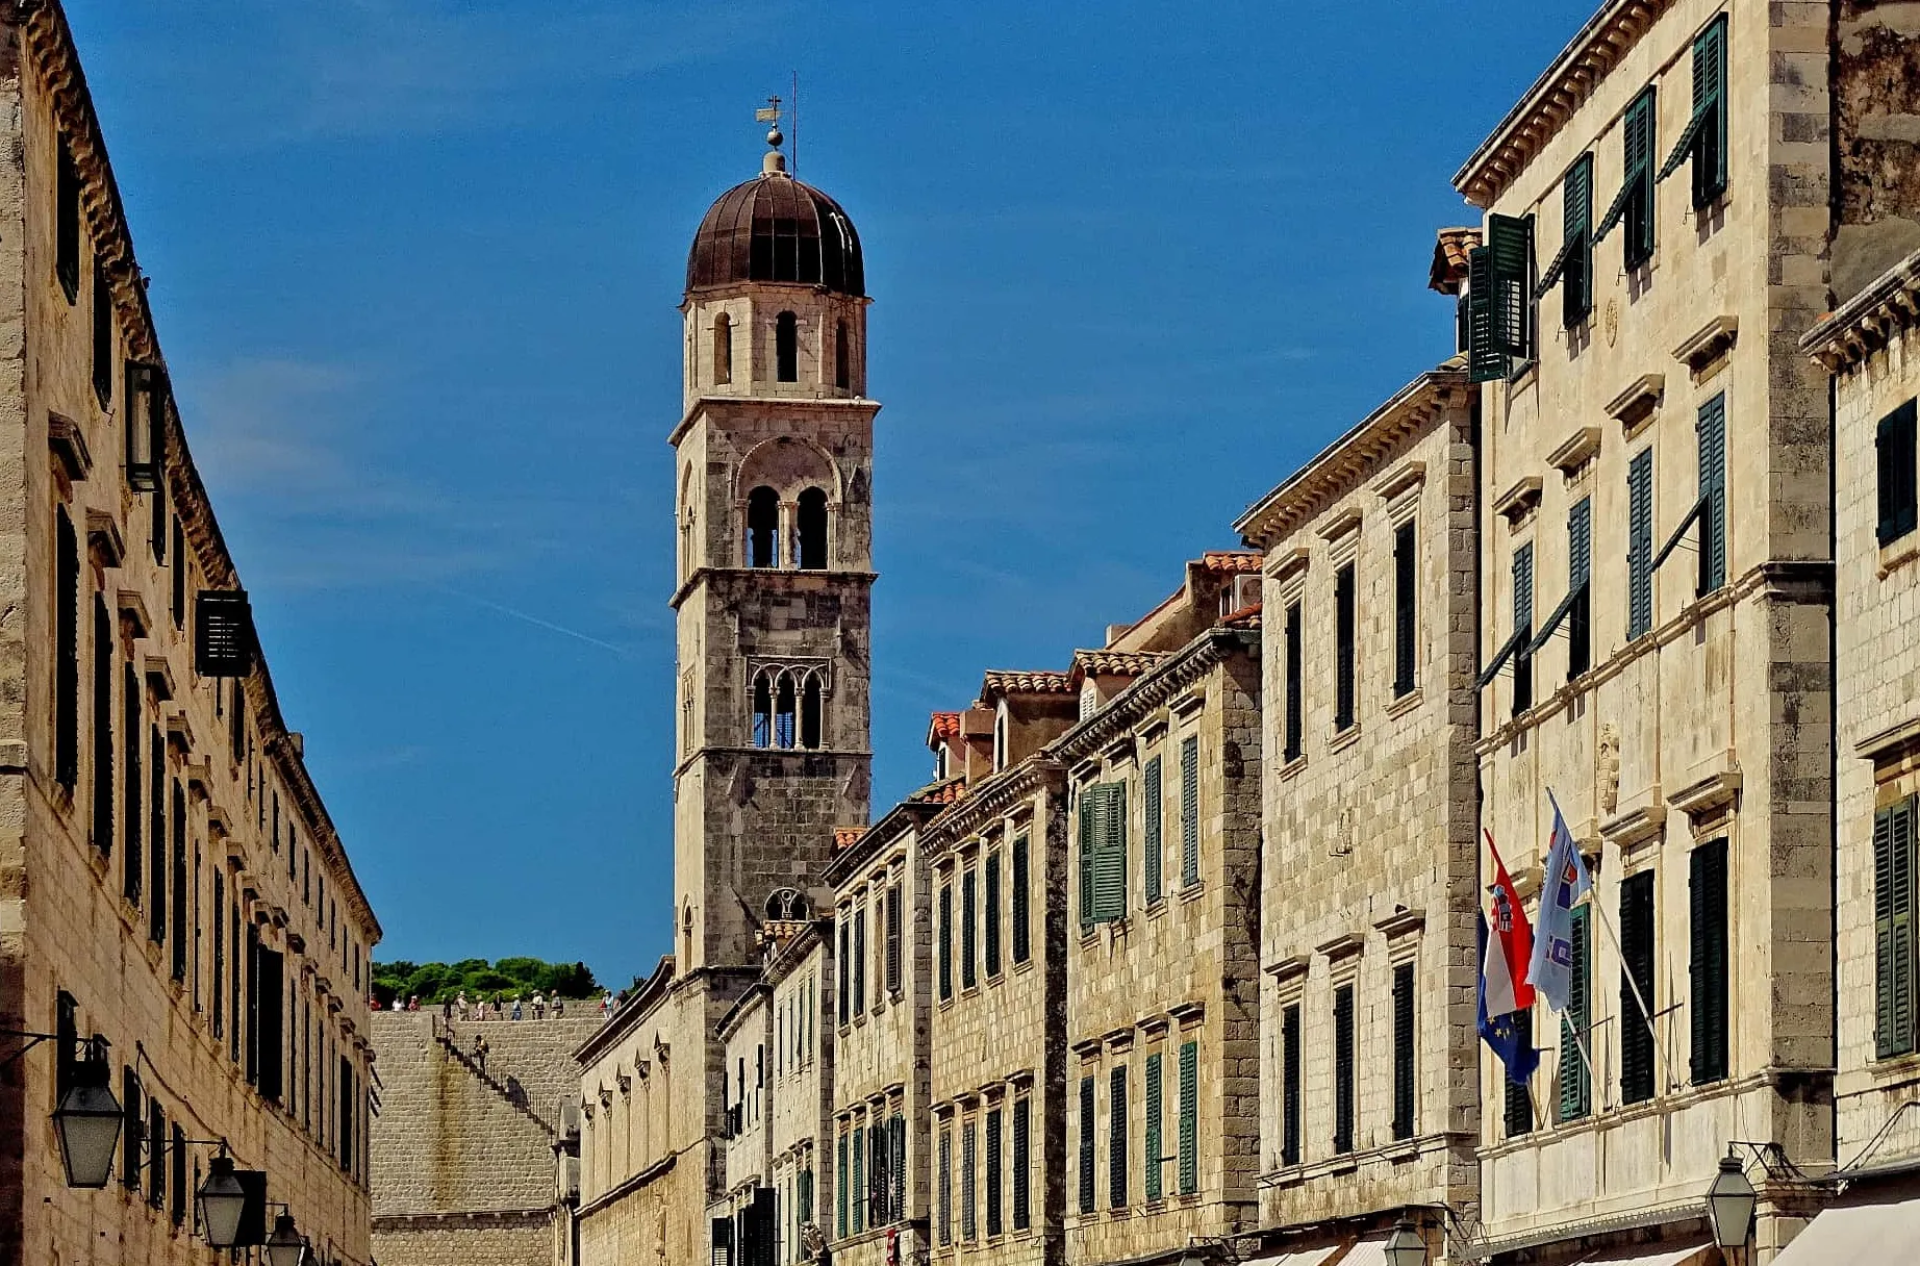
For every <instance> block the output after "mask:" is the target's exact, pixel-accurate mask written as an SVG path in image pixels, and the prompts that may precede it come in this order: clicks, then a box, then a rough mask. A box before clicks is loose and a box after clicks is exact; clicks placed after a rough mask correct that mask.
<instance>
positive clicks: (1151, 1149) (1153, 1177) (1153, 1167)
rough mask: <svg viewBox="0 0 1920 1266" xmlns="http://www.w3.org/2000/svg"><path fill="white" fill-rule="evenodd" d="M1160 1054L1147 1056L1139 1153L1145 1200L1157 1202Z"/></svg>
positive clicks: (1158, 1178)
mask: <svg viewBox="0 0 1920 1266" xmlns="http://www.w3.org/2000/svg"><path fill="white" fill-rule="evenodd" d="M1160 1107H1161V1105H1160V1052H1159V1051H1155V1052H1154V1053H1153V1054H1151V1055H1149V1056H1147V1122H1146V1133H1145V1138H1144V1140H1143V1142H1142V1147H1141V1152H1140V1166H1141V1174H1142V1177H1144V1178H1145V1180H1146V1186H1147V1199H1148V1200H1149V1201H1153V1200H1158V1199H1160V1196H1161V1190H1160V1181H1161V1175H1160V1146H1161V1144H1160Z"/></svg>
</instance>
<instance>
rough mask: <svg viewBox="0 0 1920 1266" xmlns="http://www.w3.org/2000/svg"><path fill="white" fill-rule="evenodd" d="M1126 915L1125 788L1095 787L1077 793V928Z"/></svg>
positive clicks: (1108, 785) (1108, 784)
mask: <svg viewBox="0 0 1920 1266" xmlns="http://www.w3.org/2000/svg"><path fill="white" fill-rule="evenodd" d="M1126 913H1127V785H1126V784H1125V783H1119V782H1115V783H1096V784H1094V785H1093V786H1090V787H1086V788H1083V789H1082V790H1081V792H1080V926H1081V928H1082V930H1085V929H1086V928H1089V927H1091V926H1092V925H1093V924H1095V923H1109V922H1112V921H1113V920H1115V919H1119V918H1123V917H1125V915H1126Z"/></svg>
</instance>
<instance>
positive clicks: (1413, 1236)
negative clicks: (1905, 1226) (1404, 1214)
mask: <svg viewBox="0 0 1920 1266" xmlns="http://www.w3.org/2000/svg"><path fill="white" fill-rule="evenodd" d="M1386 1256H1387V1262H1388V1266H1427V1242H1426V1241H1425V1240H1423V1239H1421V1238H1420V1232H1419V1230H1418V1229H1417V1228H1415V1226H1414V1225H1413V1223H1411V1222H1409V1221H1408V1220H1407V1219H1405V1218H1401V1219H1400V1221H1399V1222H1398V1223H1396V1224H1395V1225H1394V1228H1393V1234H1392V1235H1389V1236H1388V1237H1387V1253H1386Z"/></svg>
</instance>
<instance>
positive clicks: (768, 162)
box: [753, 97, 787, 172]
mask: <svg viewBox="0 0 1920 1266" xmlns="http://www.w3.org/2000/svg"><path fill="white" fill-rule="evenodd" d="M753 118H754V122H756V123H766V124H770V125H771V126H770V127H768V128H767V144H768V145H769V146H770V147H771V152H770V153H768V154H767V155H766V157H765V158H764V159H762V160H761V164H760V169H761V170H762V171H763V172H776V171H785V170H786V169H787V160H786V157H785V155H783V154H781V153H780V146H781V143H782V142H784V141H785V140H786V139H787V138H786V137H784V136H782V135H781V134H780V98H779V97H768V98H767V104H766V105H764V106H762V107H761V108H760V109H758V110H755V111H754V112H753Z"/></svg>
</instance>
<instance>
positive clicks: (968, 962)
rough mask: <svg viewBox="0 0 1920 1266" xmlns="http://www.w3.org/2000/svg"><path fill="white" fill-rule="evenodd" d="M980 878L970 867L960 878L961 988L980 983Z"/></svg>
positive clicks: (968, 987)
mask: <svg viewBox="0 0 1920 1266" xmlns="http://www.w3.org/2000/svg"><path fill="white" fill-rule="evenodd" d="M979 919H980V878H979V876H978V875H977V874H976V873H975V872H974V869H973V868H972V867H971V866H969V867H968V868H967V870H966V872H965V873H964V874H962V875H961V876H960V987H961V988H962V989H971V988H973V987H974V985H976V984H978V983H979V971H980V967H979V963H980V956H979V955H980V942H979V931H978V928H979Z"/></svg>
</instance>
